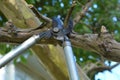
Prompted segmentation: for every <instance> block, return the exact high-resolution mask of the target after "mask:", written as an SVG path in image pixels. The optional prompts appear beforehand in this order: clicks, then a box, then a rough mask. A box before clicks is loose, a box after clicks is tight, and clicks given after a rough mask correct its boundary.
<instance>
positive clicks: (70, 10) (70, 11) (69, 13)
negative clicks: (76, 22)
mask: <svg viewBox="0 0 120 80" xmlns="http://www.w3.org/2000/svg"><path fill="white" fill-rule="evenodd" d="M75 5H76V1H75V0H73V2H72V6H71V7H70V9H69V11H68V13H67V15H66V17H65V20H64V27H67V25H68V21H69V19H70V16H71V14H72V11H73V9H74V7H75Z"/></svg>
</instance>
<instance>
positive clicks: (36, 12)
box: [29, 5, 52, 22]
mask: <svg viewBox="0 0 120 80" xmlns="http://www.w3.org/2000/svg"><path fill="white" fill-rule="evenodd" d="M29 8H31V10H32V11H33V12H34V13H35V14H36V16H37V17H38V18H39V19H41V20H43V21H46V22H52V20H51V19H50V18H48V17H46V16H43V15H42V14H40V13H39V12H38V11H37V9H36V8H35V7H34V6H33V5H29Z"/></svg>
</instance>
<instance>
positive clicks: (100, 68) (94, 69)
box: [87, 63, 120, 74]
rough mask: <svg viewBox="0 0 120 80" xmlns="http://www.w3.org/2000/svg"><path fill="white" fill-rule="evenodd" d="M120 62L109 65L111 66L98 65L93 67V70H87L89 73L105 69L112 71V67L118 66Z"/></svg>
mask: <svg viewBox="0 0 120 80" xmlns="http://www.w3.org/2000/svg"><path fill="white" fill-rule="evenodd" d="M119 64H120V63H116V64H115V65H113V66H111V67H109V66H98V67H93V68H92V69H91V70H89V71H88V72H87V74H91V73H94V72H95V74H96V73H98V72H103V71H105V70H108V71H111V69H113V68H115V67H117V66H118V65H119Z"/></svg>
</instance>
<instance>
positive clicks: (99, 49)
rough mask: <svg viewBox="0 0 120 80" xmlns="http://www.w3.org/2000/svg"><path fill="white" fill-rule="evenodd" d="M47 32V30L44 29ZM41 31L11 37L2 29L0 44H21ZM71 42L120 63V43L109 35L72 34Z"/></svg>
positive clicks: (19, 33)
mask: <svg viewBox="0 0 120 80" xmlns="http://www.w3.org/2000/svg"><path fill="white" fill-rule="evenodd" d="M44 30H45V29H44ZM42 31H43V30H42ZM40 32H41V30H40V29H38V30H33V31H32V32H26V31H22V30H21V31H20V32H18V33H17V36H14V37H13V36H11V34H9V33H8V32H5V31H4V30H2V29H0V33H1V34H0V42H10V43H21V42H23V41H24V40H26V39H27V38H29V37H30V36H32V35H35V34H38V33H40ZM70 39H71V42H72V45H73V46H75V47H79V48H82V49H85V50H89V51H93V52H96V53H97V54H99V55H101V56H103V57H105V58H106V59H109V60H113V61H117V62H120V53H119V52H120V43H119V42H117V41H115V40H114V39H113V38H112V35H111V34H109V33H102V34H101V35H98V34H84V35H79V34H71V37H70ZM55 42H56V43H57V41H56V40H54V39H53V38H51V39H49V40H42V41H40V42H39V43H45V44H53V43H55Z"/></svg>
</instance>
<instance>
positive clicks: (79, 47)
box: [0, 0, 120, 80]
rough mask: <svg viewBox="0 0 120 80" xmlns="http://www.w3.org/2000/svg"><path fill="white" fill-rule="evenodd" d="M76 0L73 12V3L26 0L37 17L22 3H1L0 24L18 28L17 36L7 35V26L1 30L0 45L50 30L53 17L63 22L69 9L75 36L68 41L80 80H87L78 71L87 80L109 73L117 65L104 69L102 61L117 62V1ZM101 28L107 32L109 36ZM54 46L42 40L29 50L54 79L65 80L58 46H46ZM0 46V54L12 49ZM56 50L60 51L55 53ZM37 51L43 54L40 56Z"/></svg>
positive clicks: (15, 0) (67, 0)
mask: <svg viewBox="0 0 120 80" xmlns="http://www.w3.org/2000/svg"><path fill="white" fill-rule="evenodd" d="M75 1H76V3H75V6H74V8H73V9H72V5H73V4H72V0H26V2H27V3H28V4H32V5H34V6H35V7H36V9H37V10H38V11H39V13H40V14H39V15H41V16H38V13H37V12H34V10H33V7H32V6H31V5H28V4H27V3H26V2H25V1H24V0H5V1H3V0H0V11H1V13H0V15H1V16H0V25H1V26H3V24H4V23H5V22H6V21H7V20H12V22H13V24H14V25H15V26H16V27H19V28H20V29H17V30H16V31H17V32H16V33H15V34H17V36H16V35H14V32H13V30H12V31H10V32H9V31H8V30H7V29H6V26H5V27H1V29H0V33H1V34H0V42H5V43H7V42H9V43H21V42H23V41H24V40H26V39H27V38H29V37H30V36H32V35H33V34H37V33H39V32H42V31H44V30H47V29H48V28H50V27H51V19H52V17H54V16H56V17H60V18H61V19H62V20H63V21H64V20H65V18H66V15H68V16H69V14H68V13H70V12H69V10H71V9H72V11H71V12H72V15H71V18H72V19H73V22H74V31H75V32H77V33H72V34H71V36H70V39H71V42H72V44H73V47H74V48H73V50H74V53H75V57H76V62H77V63H78V64H79V65H80V66H79V67H78V68H79V69H80V70H79V72H80V75H82V78H83V80H86V79H85V78H87V77H86V75H83V73H82V74H81V68H82V70H83V71H84V73H85V74H87V75H88V76H89V78H90V79H94V76H95V74H97V73H98V72H101V71H104V70H111V69H112V68H114V67H116V66H117V65H118V64H116V65H114V66H107V65H105V64H104V62H105V61H109V60H110V61H111V60H112V61H116V62H119V61H120V55H119V50H120V43H119V42H117V41H119V37H120V36H119V30H120V29H119V27H120V22H119V17H120V15H119V13H120V10H119V9H120V6H119V4H120V1H119V0H75ZM45 16H46V17H45ZM47 21H48V22H47ZM42 23H45V26H43V28H42V29H39V28H38V27H39V25H41V24H42ZM64 25H65V23H64ZM103 25H104V26H105V27H106V28H107V29H108V31H109V33H108V32H107V30H106V28H105V27H104V26H103ZM101 26H102V27H101ZM36 27H37V28H38V29H37V30H35V28H36ZM21 28H24V29H21ZM25 28H26V29H25ZM31 28H32V29H31ZM32 30H33V31H32ZM28 31H29V32H28ZM113 34H114V36H113ZM116 40H117V41H116ZM56 43H57V42H56V41H54V40H45V41H41V42H40V44H42V46H41V45H35V46H33V47H32V48H31V50H32V52H33V53H34V54H35V55H37V57H38V59H39V60H40V61H42V63H43V65H44V66H45V68H46V69H48V71H49V72H50V73H51V74H52V76H53V77H54V80H60V79H61V78H63V79H65V80H68V72H67V68H66V66H65V62H64V59H63V57H62V56H63V54H60V53H61V52H62V49H61V47H60V46H59V45H57V47H56V45H48V44H56ZM0 46H2V47H0V48H1V50H0V53H6V52H8V51H10V50H11V46H10V47H8V46H7V45H5V44H1V45H0ZM44 48H45V49H44ZM46 49H47V50H48V51H46ZM56 49H57V50H59V52H58V53H56V51H57V50H56ZM39 52H42V53H45V54H46V55H45V54H39ZM48 53H49V55H48ZM58 59H59V60H58ZM110 61H109V62H110ZM86 64H87V65H86ZM51 65H52V66H51ZM109 65H110V63H109ZM55 70H57V71H55ZM83 71H82V72H83ZM87 79H88V78H87Z"/></svg>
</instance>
